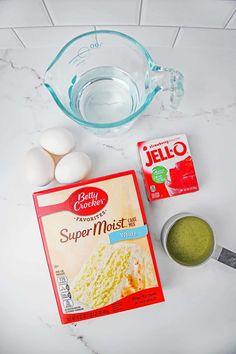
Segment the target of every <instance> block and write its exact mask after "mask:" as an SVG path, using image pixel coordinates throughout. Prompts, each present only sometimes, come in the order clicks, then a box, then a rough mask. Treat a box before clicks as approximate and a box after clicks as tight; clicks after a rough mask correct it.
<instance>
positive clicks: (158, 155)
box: [138, 134, 199, 201]
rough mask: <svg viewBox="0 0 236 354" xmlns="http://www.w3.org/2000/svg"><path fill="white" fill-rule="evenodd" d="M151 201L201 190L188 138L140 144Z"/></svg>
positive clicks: (173, 138) (182, 135)
mask: <svg viewBox="0 0 236 354" xmlns="http://www.w3.org/2000/svg"><path fill="white" fill-rule="evenodd" d="M138 149H139V154H140V158H141V163H142V168H143V175H144V180H145V186H146V191H147V196H148V199H149V200H150V201H152V200H156V199H161V198H167V197H172V196H175V195H180V194H185V193H191V192H196V191H198V190H199V187H198V182H197V177H196V173H195V169H194V165H193V160H192V156H191V153H190V148H189V145H188V140H187V137H186V135H184V134H179V135H175V136H171V137H165V138H157V139H153V140H149V141H142V142H139V143H138Z"/></svg>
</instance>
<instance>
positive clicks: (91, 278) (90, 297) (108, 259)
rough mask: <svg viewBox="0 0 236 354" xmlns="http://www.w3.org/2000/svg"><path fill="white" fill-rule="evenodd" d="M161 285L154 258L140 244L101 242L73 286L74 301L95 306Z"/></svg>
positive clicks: (93, 307)
mask: <svg viewBox="0 0 236 354" xmlns="http://www.w3.org/2000/svg"><path fill="white" fill-rule="evenodd" d="M155 286H157V279H156V275H155V271H154V268H153V265H152V263H151V260H150V257H149V256H148V254H147V253H146V251H144V250H143V249H141V247H139V246H138V245H137V244H131V243H117V244H113V245H110V244H106V243H100V244H99V245H98V246H96V247H95V249H94V250H93V252H92V254H91V255H90V257H89V258H88V260H87V261H86V262H85V264H84V265H83V267H82V268H81V270H80V272H79V274H78V275H77V276H76V277H75V279H74V280H73V282H72V285H71V294H72V298H73V300H74V301H77V302H79V303H80V304H83V305H84V306H87V307H89V308H92V309H96V308H100V307H103V306H106V305H108V304H111V303H113V302H115V301H117V300H120V299H122V298H124V297H126V296H128V295H130V294H133V293H135V292H137V291H140V290H143V289H147V288H151V287H155Z"/></svg>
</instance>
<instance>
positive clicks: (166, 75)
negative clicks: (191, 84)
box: [151, 65, 184, 109]
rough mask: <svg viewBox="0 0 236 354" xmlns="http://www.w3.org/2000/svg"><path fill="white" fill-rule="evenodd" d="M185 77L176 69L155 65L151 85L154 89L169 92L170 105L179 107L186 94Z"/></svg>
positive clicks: (175, 107)
mask: <svg viewBox="0 0 236 354" xmlns="http://www.w3.org/2000/svg"><path fill="white" fill-rule="evenodd" d="M183 81H184V77H183V75H182V74H181V73H180V72H179V71H176V70H173V69H168V68H163V67H161V66H157V65H155V66H154V67H153V68H152V74H151V85H152V87H153V90H154V91H156V92H158V91H160V90H161V91H162V92H168V93H169V105H170V107H171V108H173V109H177V108H178V106H179V104H180V101H181V100H182V97H183V95H184V87H183Z"/></svg>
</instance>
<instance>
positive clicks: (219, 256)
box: [212, 245, 236, 269]
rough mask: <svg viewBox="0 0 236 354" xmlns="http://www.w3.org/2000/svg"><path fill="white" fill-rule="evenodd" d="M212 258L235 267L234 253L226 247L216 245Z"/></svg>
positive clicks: (235, 255)
mask: <svg viewBox="0 0 236 354" xmlns="http://www.w3.org/2000/svg"><path fill="white" fill-rule="evenodd" d="M212 258H214V259H216V260H217V261H219V262H221V263H224V264H226V265H228V266H229V267H232V268H234V269H236V253H235V252H232V251H230V250H228V249H227V248H224V247H222V246H220V245H216V249H215V252H214V254H213V255H212Z"/></svg>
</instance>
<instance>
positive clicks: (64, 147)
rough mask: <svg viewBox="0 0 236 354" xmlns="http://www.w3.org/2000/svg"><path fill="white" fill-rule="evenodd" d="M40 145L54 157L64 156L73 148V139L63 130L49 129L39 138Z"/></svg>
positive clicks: (67, 131) (68, 132)
mask: <svg viewBox="0 0 236 354" xmlns="http://www.w3.org/2000/svg"><path fill="white" fill-rule="evenodd" d="M39 142H40V145H41V146H42V147H43V148H44V149H45V150H47V151H48V152H50V153H51V154H54V155H65V154H67V153H68V152H70V151H71V150H72V149H73V147H74V146H75V139H74V137H73V135H72V134H71V132H70V131H69V130H67V129H65V128H50V129H47V130H45V131H44V132H43V133H42V135H41V137H40V140H39Z"/></svg>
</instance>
